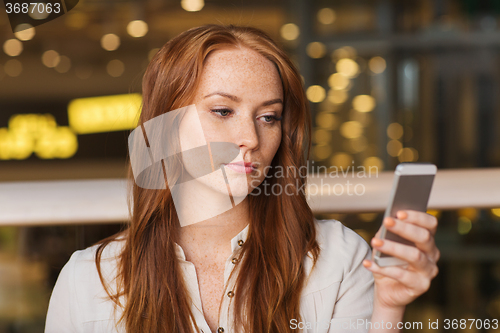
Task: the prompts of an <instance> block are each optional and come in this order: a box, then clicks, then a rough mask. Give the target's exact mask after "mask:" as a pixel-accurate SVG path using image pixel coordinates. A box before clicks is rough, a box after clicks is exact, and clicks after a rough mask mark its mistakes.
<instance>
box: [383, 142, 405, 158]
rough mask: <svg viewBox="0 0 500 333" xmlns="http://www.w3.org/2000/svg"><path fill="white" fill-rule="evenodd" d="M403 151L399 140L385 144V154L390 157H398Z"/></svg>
mask: <svg viewBox="0 0 500 333" xmlns="http://www.w3.org/2000/svg"><path fill="white" fill-rule="evenodd" d="M402 150H403V144H402V143H401V141H399V140H390V141H389V142H388V143H387V153H388V154H389V155H391V156H392V157H396V156H399V154H401V151H402Z"/></svg>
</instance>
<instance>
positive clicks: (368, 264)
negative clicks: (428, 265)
mask: <svg viewBox="0 0 500 333" xmlns="http://www.w3.org/2000/svg"><path fill="white" fill-rule="evenodd" d="M363 266H364V267H365V268H366V269H368V270H369V271H371V272H372V273H374V274H380V275H382V276H385V277H388V278H391V279H394V280H396V281H398V282H399V283H401V284H403V285H404V286H405V287H407V288H408V293H409V294H410V295H411V296H418V295H421V294H423V293H424V292H426V291H427V290H428V289H429V287H430V284H431V279H430V278H428V277H425V276H422V275H421V274H419V273H418V272H414V271H409V270H407V269H404V268H401V267H399V266H387V267H380V266H379V265H377V264H376V263H375V262H373V261H371V260H368V259H365V260H363Z"/></svg>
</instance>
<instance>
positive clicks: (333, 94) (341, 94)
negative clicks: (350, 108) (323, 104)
mask: <svg viewBox="0 0 500 333" xmlns="http://www.w3.org/2000/svg"><path fill="white" fill-rule="evenodd" d="M348 97H349V94H348V93H347V91H345V90H334V89H330V90H329V91H328V100H329V101H330V102H332V103H333V104H342V103H344V102H345V101H347V98H348Z"/></svg>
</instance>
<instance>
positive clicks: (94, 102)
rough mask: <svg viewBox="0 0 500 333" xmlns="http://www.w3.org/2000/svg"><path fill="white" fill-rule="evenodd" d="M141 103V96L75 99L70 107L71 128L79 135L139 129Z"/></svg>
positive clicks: (127, 95) (128, 95) (126, 95)
mask: <svg viewBox="0 0 500 333" xmlns="http://www.w3.org/2000/svg"><path fill="white" fill-rule="evenodd" d="M141 103H142V96H141V95H140V94H125V95H115V96H101V97H89V98H78V99H74V100H72V101H71V102H70V103H69V105H68V120H69V126H70V127H71V129H72V130H73V131H74V132H75V133H77V134H88V133H100V132H112V131H121V130H128V129H132V128H135V127H137V123H138V120H139V115H140V112H141Z"/></svg>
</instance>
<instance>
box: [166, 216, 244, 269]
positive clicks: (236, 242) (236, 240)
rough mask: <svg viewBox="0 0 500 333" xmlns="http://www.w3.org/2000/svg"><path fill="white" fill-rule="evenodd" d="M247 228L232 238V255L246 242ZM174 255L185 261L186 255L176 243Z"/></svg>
mask: <svg viewBox="0 0 500 333" xmlns="http://www.w3.org/2000/svg"><path fill="white" fill-rule="evenodd" d="M249 227H250V225H249V224H247V226H246V227H245V228H243V230H241V231H240V233H239V234H237V235H236V236H234V237H233V239H231V251H232V252H233V253H234V252H235V251H236V250H237V249H239V248H240V247H241V246H242V245H243V244H244V243H245V241H246V240H247V236H248V229H249ZM175 253H176V255H177V258H178V259H180V260H183V261H186V255H185V254H184V250H183V249H182V247H181V246H180V245H179V244H177V243H175Z"/></svg>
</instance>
